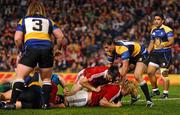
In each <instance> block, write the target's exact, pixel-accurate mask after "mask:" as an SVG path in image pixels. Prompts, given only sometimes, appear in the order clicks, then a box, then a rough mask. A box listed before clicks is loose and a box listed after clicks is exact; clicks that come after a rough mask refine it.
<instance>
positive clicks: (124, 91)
mask: <svg viewBox="0 0 180 115" xmlns="http://www.w3.org/2000/svg"><path fill="white" fill-rule="evenodd" d="M120 95H123V96H126V95H136V96H137V95H138V93H137V85H136V84H135V83H134V82H133V81H128V80H126V81H125V82H123V84H120V85H119V83H112V84H106V85H103V86H101V90H100V91H99V92H95V91H90V92H88V91H86V90H80V91H78V92H77V93H76V94H74V95H72V96H65V97H64V99H62V98H63V97H62V96H59V95H57V96H59V98H57V99H58V100H57V102H59V104H62V102H63V100H64V102H63V103H64V104H65V106H68V107H73V106H75V107H82V106H90V107H92V106H103V107H121V106H122V103H121V102H120V99H119V96H120ZM59 100H60V101H59ZM57 104H58V103H57Z"/></svg>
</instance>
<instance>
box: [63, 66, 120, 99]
mask: <svg viewBox="0 0 180 115" xmlns="http://www.w3.org/2000/svg"><path fill="white" fill-rule="evenodd" d="M118 79H120V74H119V71H118V67H117V66H111V67H107V66H95V67H90V68H85V69H83V70H81V71H80V72H79V73H78V75H77V78H76V81H75V84H74V85H73V87H72V89H71V91H70V92H65V95H67V96H70V95H74V94H75V93H76V92H78V91H79V90H81V89H82V88H87V89H88V90H89V91H94V92H99V91H100V90H101V89H100V86H101V85H104V84H108V83H110V82H114V81H117V80H118Z"/></svg>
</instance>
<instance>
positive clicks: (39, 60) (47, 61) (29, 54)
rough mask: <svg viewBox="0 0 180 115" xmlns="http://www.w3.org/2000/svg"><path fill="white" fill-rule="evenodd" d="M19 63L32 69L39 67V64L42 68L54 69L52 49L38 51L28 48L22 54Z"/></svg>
mask: <svg viewBox="0 0 180 115" xmlns="http://www.w3.org/2000/svg"><path fill="white" fill-rule="evenodd" d="M19 63H20V64H23V65H26V66H29V67H32V68H34V67H35V66H37V64H38V65H39V67H40V68H49V67H53V51H52V48H46V49H38V48H31V47H29V46H27V47H26V48H25V51H24V52H23V53H22V58H21V59H20V61H19Z"/></svg>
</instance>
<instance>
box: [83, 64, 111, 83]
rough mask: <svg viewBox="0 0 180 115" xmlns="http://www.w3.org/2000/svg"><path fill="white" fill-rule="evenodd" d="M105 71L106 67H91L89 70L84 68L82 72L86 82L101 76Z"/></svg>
mask: <svg viewBox="0 0 180 115" xmlns="http://www.w3.org/2000/svg"><path fill="white" fill-rule="evenodd" d="M107 69H108V67H107V66H95V67H91V68H86V69H85V70H84V76H85V77H86V78H87V79H88V80H90V79H91V80H92V79H93V78H97V77H98V76H102V75H103V74H104V72H105V70H107ZM91 80H90V81H91Z"/></svg>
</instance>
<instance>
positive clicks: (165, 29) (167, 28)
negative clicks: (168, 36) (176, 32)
mask: <svg viewBox="0 0 180 115" xmlns="http://www.w3.org/2000/svg"><path fill="white" fill-rule="evenodd" d="M161 28H163V29H164V31H165V32H166V33H168V32H171V31H172V29H171V28H170V27H169V26H166V25H162V26H161Z"/></svg>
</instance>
